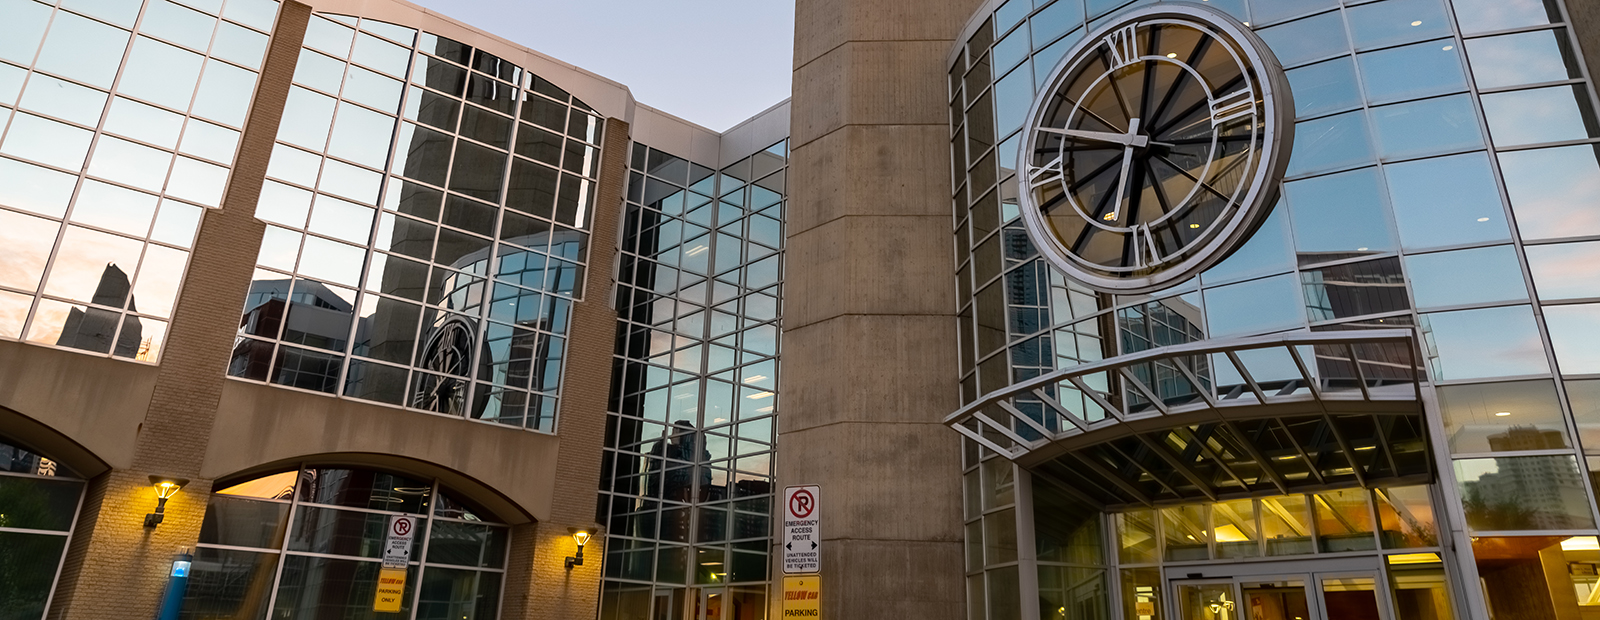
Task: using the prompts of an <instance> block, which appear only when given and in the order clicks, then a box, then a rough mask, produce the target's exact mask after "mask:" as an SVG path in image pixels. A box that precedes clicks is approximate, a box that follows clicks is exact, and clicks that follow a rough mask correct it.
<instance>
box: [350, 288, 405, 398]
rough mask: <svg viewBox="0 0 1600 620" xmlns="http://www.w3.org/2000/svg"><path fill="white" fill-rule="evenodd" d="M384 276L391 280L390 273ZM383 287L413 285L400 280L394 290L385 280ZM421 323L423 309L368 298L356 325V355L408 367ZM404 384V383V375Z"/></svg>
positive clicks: (398, 302)
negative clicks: (418, 326)
mask: <svg viewBox="0 0 1600 620" xmlns="http://www.w3.org/2000/svg"><path fill="white" fill-rule="evenodd" d="M391 260H393V259H391ZM391 265H394V263H391ZM403 271H405V270H397V271H396V276H392V277H393V278H399V277H401V272H403ZM385 276H386V277H391V276H388V272H387V271H386V272H385ZM383 286H384V287H385V288H394V289H395V290H399V287H402V286H410V285H409V284H404V283H401V282H398V281H397V282H395V283H394V284H393V286H392V287H391V285H390V283H389V282H387V281H386V282H385V283H384V285H383ZM421 320H422V306H419V305H417V304H411V303H406V302H403V301H397V300H393V299H388V298H383V297H374V296H371V295H369V296H366V297H364V298H362V301H361V314H360V318H359V319H358V322H357V324H356V342H355V347H354V349H353V352H354V353H355V354H356V355H360V356H362V357H370V358H373V359H377V360H383V361H387V362H395V363H400V364H408V363H410V362H411V359H412V353H413V352H414V350H415V348H416V345H417V325H418V324H419V323H420V322H421ZM401 381H402V383H403V382H404V377H403V376H402V377H401ZM402 389H403V388H402Z"/></svg>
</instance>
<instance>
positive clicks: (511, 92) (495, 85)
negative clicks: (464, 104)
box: [465, 73, 518, 114]
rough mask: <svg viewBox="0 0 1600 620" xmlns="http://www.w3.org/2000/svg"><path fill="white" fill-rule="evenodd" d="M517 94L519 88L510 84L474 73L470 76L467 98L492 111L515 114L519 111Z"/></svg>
mask: <svg viewBox="0 0 1600 620" xmlns="http://www.w3.org/2000/svg"><path fill="white" fill-rule="evenodd" d="M517 93H518V90H517V88H516V87H514V86H512V85H510V84H507V83H505V82H501V81H499V80H494V79H490V78H487V77H484V76H482V75H478V74H476V73H474V74H471V75H470V76H468V79H467V93H466V95H465V98H466V100H467V101H470V102H472V103H476V104H478V105H481V106H483V107H486V108H489V109H492V110H498V111H500V112H503V113H506V114H514V113H516V111H517Z"/></svg>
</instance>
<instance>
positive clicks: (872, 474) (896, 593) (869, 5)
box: [775, 0, 979, 619]
mask: <svg viewBox="0 0 1600 620" xmlns="http://www.w3.org/2000/svg"><path fill="white" fill-rule="evenodd" d="M978 4H979V0H926V1H923V2H915V3H909V2H895V1H891V0H856V1H851V0H798V2H797V6H796V19H795V70H794V98H793V100H792V110H791V114H792V117H791V132H792V136H791V140H792V142H791V147H790V148H791V158H790V164H789V179H790V186H791V190H790V206H789V211H788V217H789V222H788V241H787V243H788V246H787V251H788V261H787V265H788V268H787V273H786V280H785V290H784V294H785V295H784V296H785V306H786V314H785V316H784V334H783V338H784V346H785V352H784V361H783V369H784V379H783V393H784V410H783V411H784V413H783V415H782V416H780V423H779V433H780V442H781V445H782V446H783V449H782V450H780V451H779V453H778V454H779V457H778V478H779V481H780V482H781V483H782V484H783V485H785V486H787V485H798V484H818V485H821V487H822V488H821V498H820V503H821V505H822V510H823V512H824V514H823V515H822V522H821V525H820V528H821V533H822V537H823V541H824V546H823V556H822V609H823V615H824V616H826V617H829V618H838V619H854V618H863V619H865V618H880V617H916V618H949V619H955V618H960V617H962V615H963V600H964V596H963V591H964V588H963V583H964V582H963V575H962V547H961V540H962V534H961V523H960V515H961V504H960V503H961V489H960V486H959V483H960V465H959V459H960V453H959V443H958V441H957V436H956V435H955V434H954V433H951V432H950V431H949V430H948V429H946V428H944V427H943V426H941V425H940V424H939V420H940V419H941V418H942V417H943V416H944V415H945V414H947V413H949V412H950V411H953V410H955V409H956V408H957V406H958V398H959V395H958V393H957V385H956V377H957V372H958V370H957V350H956V336H955V333H956V325H955V319H954V309H955V283H954V279H953V278H952V277H951V274H950V266H951V265H953V264H954V262H953V261H952V253H953V251H954V250H953V241H952V236H951V232H950V231H951V216H950V208H951V207H950V172H949V169H950V164H949V159H950V156H949V131H950V130H949V122H948V118H947V117H948V115H949V111H948V107H947V105H946V100H947V99H946V95H947V86H946V81H947V79H948V78H947V77H946V71H947V67H946V66H945V64H944V61H945V58H946V55H947V54H948V52H949V49H950V47H951V45H953V43H954V37H955V36H956V33H957V32H958V30H959V29H960V28H961V26H962V25H963V24H964V23H965V22H966V21H967V19H968V17H969V16H970V14H971V12H972V11H973V10H974V9H975V8H976V7H977V5H978ZM775 570H776V568H775ZM776 598H781V597H775V599H776ZM776 606H777V604H776V603H775V607H776Z"/></svg>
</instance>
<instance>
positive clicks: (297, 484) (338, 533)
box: [180, 466, 510, 620]
mask: <svg viewBox="0 0 1600 620" xmlns="http://www.w3.org/2000/svg"><path fill="white" fill-rule="evenodd" d="M401 522H405V524H404V525H401ZM509 537H510V532H509V528H508V527H507V526H505V525H503V524H498V523H493V522H491V521H490V520H488V516H487V515H486V514H485V513H484V512H482V511H481V510H478V509H476V508H473V507H471V506H470V505H469V504H468V503H466V502H464V501H461V500H459V499H457V498H455V497H453V496H452V495H451V493H450V491H449V490H447V489H444V488H442V487H441V486H440V485H439V484H437V483H436V482H434V481H424V480H415V479H412V478H409V477H406V476H402V475H398V474H392V473H387V472H383V471H377V470H369V469H352V468H328V467H317V466H306V467H304V468H302V469H297V470H291V471H286V472H282V473H278V474H273V475H269V476H262V477H259V478H253V479H250V480H246V481H243V482H239V483H236V484H231V485H230V486H227V487H225V488H222V489H221V490H219V491H216V492H215V494H213V495H212V497H211V502H210V505H209V506H208V507H207V508H206V516H205V523H204V524H203V525H202V526H201V530H200V544H199V547H198V549H196V551H195V557H194V564H193V568H192V569H191V572H190V577H189V586H188V590H187V591H186V593H185V596H184V602H183V613H182V615H181V616H180V617H182V618H184V619H186V620H188V619H193V620H201V619H209V618H273V619H274V620H291V619H295V618H315V619H318V620H322V619H325V618H416V619H423V618H427V619H440V620H443V619H446V618H449V619H453V620H461V619H467V620H488V619H492V618H497V617H498V616H499V609H500V590H501V583H502V577H503V576H504V572H505V564H506V550H507V541H508V539H509ZM408 538H409V540H410V542H409V543H407V542H406V541H407V539H408ZM402 565H403V567H404V568H403V569H402V568H401V566H402ZM380 590H381V591H380ZM386 599H387V600H386ZM395 599H398V600H395Z"/></svg>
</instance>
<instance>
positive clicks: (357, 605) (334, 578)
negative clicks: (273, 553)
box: [275, 555, 418, 618]
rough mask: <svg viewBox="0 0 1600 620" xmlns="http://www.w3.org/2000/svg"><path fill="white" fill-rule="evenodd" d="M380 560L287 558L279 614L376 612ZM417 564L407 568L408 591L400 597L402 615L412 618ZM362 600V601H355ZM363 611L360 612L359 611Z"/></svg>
mask: <svg viewBox="0 0 1600 620" xmlns="http://www.w3.org/2000/svg"><path fill="white" fill-rule="evenodd" d="M381 565H382V564H381V563H380V562H362V561H357V560H343V559H332V558H321V557H310V556H299V555H291V556H287V557H285V558H284V560H283V569H282V572H283V574H282V576H281V577H279V582H278V595H277V598H276V599H275V609H276V610H277V611H276V613H280V614H283V615H284V616H285V617H289V618H301V617H317V616H318V615H319V614H320V613H323V612H321V611H320V610H326V609H337V610H345V609H350V610H351V613H352V614H357V613H361V612H362V611H365V612H366V613H365V614H364V615H368V616H376V614H372V612H371V607H372V601H373V600H374V598H373V597H375V596H376V595H377V588H378V569H379V567H380V566H381ZM417 581H418V579H417V567H416V566H409V567H407V568H406V586H405V593H404V595H403V596H402V597H401V598H400V614H401V616H400V617H404V618H409V617H410V614H411V601H412V600H414V598H415V596H414V595H413V594H412V592H413V591H414V590H415V588H416V587H417V586H416V583H417ZM355 601H359V602H355ZM357 610H360V611H357Z"/></svg>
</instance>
